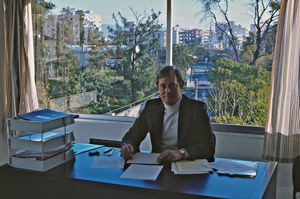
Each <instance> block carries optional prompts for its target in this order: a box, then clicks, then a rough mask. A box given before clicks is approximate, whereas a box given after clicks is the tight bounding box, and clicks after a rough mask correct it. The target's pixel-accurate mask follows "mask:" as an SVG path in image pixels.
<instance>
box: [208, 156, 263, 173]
mask: <svg viewBox="0 0 300 199" xmlns="http://www.w3.org/2000/svg"><path fill="white" fill-rule="evenodd" d="M205 165H206V166H208V167H210V168H212V169H216V170H217V173H219V174H226V175H242V176H249V177H254V176H256V169H257V165H258V163H257V162H252V161H243V160H228V159H219V160H217V161H216V162H209V163H205Z"/></svg>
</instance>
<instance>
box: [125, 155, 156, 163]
mask: <svg viewBox="0 0 300 199" xmlns="http://www.w3.org/2000/svg"><path fill="white" fill-rule="evenodd" d="M159 155H160V153H141V152H138V153H136V154H134V156H133V159H131V160H127V163H133V164H152V165H158V164H159V163H157V158H158V156H159Z"/></svg>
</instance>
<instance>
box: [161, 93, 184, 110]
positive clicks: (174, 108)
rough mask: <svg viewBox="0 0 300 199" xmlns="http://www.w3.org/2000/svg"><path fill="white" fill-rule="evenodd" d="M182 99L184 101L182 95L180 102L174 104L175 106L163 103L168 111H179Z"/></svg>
mask: <svg viewBox="0 0 300 199" xmlns="http://www.w3.org/2000/svg"><path fill="white" fill-rule="evenodd" d="M181 99H182V95H181V97H180V99H179V100H178V102H176V104H173V105H167V104H166V103H164V102H163V104H164V107H165V109H166V110H168V111H175V110H179V105H180V102H181Z"/></svg>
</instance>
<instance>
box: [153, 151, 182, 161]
mask: <svg viewBox="0 0 300 199" xmlns="http://www.w3.org/2000/svg"><path fill="white" fill-rule="evenodd" d="M182 156H183V155H182V154H181V153H179V151H178V150H169V149H167V150H164V151H163V152H162V153H161V154H160V156H159V157H158V158H157V162H158V163H159V164H164V163H167V162H175V161H177V160H180V159H182V158H183V157H182Z"/></svg>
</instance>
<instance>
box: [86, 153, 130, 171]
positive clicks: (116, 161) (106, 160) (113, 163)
mask: <svg viewBox="0 0 300 199" xmlns="http://www.w3.org/2000/svg"><path fill="white" fill-rule="evenodd" d="M124 163H125V160H124V158H122V157H110V156H96V157H95V159H94V161H93V163H92V165H91V168H97V169H99V168H101V169H104V168H116V169H117V168H119V169H123V167H124Z"/></svg>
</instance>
